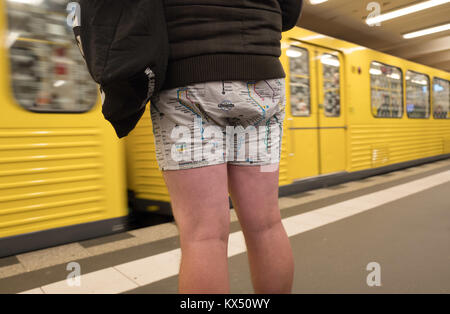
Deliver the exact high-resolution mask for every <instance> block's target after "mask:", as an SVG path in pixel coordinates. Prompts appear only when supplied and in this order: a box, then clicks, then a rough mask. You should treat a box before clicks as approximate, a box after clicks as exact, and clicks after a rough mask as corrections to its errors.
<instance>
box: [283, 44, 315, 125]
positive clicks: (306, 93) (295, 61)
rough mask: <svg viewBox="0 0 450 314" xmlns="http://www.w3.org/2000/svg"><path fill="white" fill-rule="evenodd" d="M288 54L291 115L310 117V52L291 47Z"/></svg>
mask: <svg viewBox="0 0 450 314" xmlns="http://www.w3.org/2000/svg"><path fill="white" fill-rule="evenodd" d="M286 54H287V56H288V57H289V72H290V91H291V99H290V100H291V114H292V115H293V116H296V117H308V116H309V115H310V114H311V99H310V83H309V80H310V78H309V53H308V50H306V49H304V48H299V47H292V46H291V47H290V48H289V49H288V50H287V52H286Z"/></svg>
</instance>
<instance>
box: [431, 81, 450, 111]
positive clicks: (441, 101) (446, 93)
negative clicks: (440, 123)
mask: <svg viewBox="0 0 450 314" xmlns="http://www.w3.org/2000/svg"><path fill="white" fill-rule="evenodd" d="M433 117H434V118H435V119H450V82H449V81H446V80H443V79H440V78H437V77H435V78H434V80H433Z"/></svg>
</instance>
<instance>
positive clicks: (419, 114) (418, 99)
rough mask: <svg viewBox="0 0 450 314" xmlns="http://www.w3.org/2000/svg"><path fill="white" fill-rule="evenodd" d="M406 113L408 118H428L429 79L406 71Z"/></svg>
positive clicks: (423, 75)
mask: <svg viewBox="0 0 450 314" xmlns="http://www.w3.org/2000/svg"><path fill="white" fill-rule="evenodd" d="M405 80H406V113H407V115H408V118H421V119H428V118H429V117H430V79H429V77H428V76H427V75H425V74H421V73H416V72H413V71H407V72H406V76H405Z"/></svg>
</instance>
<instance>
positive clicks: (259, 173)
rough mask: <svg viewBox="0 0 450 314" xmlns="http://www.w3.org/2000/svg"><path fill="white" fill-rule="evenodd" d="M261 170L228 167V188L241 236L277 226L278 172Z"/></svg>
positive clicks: (278, 212)
mask: <svg viewBox="0 0 450 314" xmlns="http://www.w3.org/2000/svg"><path fill="white" fill-rule="evenodd" d="M263 168H264V166H242V165H241V166H240V165H232V164H228V186H229V191H230V194H231V198H232V200H233V205H234V208H235V211H236V214H237V215H238V218H239V221H240V224H241V226H242V229H243V231H244V233H247V232H252V231H256V232H257V231H261V230H264V229H266V228H269V227H271V226H273V225H274V224H276V223H279V222H280V220H281V215H280V210H279V207H278V176H279V171H278V167H276V170H275V171H270V172H267V171H264V169H263Z"/></svg>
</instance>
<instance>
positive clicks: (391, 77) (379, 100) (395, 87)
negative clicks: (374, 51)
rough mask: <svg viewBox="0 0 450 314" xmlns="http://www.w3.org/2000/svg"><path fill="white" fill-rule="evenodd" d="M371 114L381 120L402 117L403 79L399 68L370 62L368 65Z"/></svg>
mask: <svg viewBox="0 0 450 314" xmlns="http://www.w3.org/2000/svg"><path fill="white" fill-rule="evenodd" d="M370 82H371V93H372V96H371V97H372V114H373V115H374V116H375V117H382V118H401V117H402V116H403V77H402V71H401V70H400V69H399V68H396V67H393V66H389V65H386V64H382V63H379V62H372V63H371V65H370Z"/></svg>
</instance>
